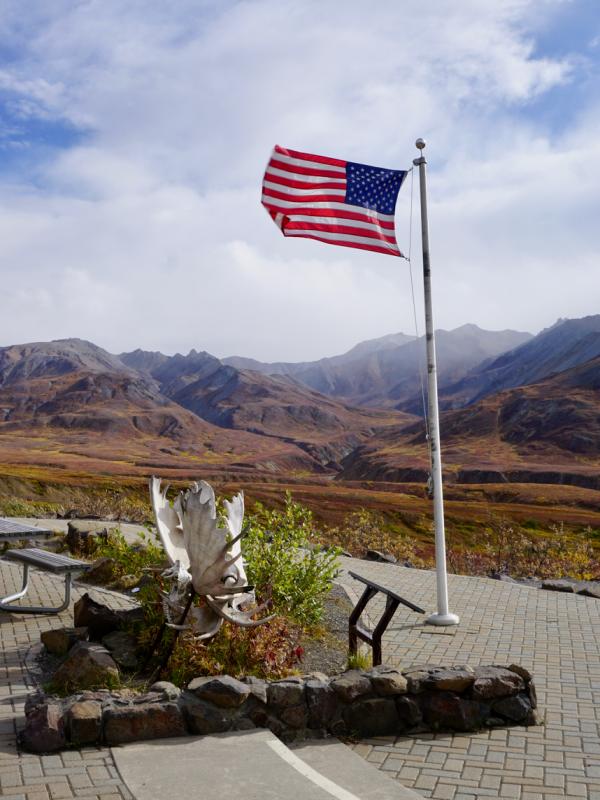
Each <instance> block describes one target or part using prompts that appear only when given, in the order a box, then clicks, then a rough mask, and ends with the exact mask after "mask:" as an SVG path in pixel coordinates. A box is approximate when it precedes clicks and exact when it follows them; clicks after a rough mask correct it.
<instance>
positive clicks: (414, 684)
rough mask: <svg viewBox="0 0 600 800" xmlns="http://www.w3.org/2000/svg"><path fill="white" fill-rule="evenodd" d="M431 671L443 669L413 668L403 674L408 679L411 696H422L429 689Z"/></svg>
mask: <svg viewBox="0 0 600 800" xmlns="http://www.w3.org/2000/svg"><path fill="white" fill-rule="evenodd" d="M431 669H442V667H430V668H429V669H428V668H427V667H413V668H412V669H409V670H405V671H404V672H403V673H402V674H403V675H404V677H405V678H406V681H407V685H408V692H409V694H421V692H424V691H425V689H426V688H427V684H428V681H429V675H430V670H431Z"/></svg>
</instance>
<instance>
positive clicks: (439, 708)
mask: <svg viewBox="0 0 600 800" xmlns="http://www.w3.org/2000/svg"><path fill="white" fill-rule="evenodd" d="M536 707H537V701H536V694H535V687H534V684H533V681H532V678H531V675H530V673H529V672H528V671H527V670H526V669H524V668H523V667H520V666H518V665H511V666H510V667H498V666H481V667H476V668H475V669H472V668H470V667H423V668H413V669H411V670H407V671H403V672H401V671H399V670H396V669H392V668H389V667H384V666H381V667H374V668H373V669H371V670H368V671H358V670H353V671H349V672H344V673H342V674H341V675H337V676H335V677H333V678H328V677H327V676H326V675H323V674H320V673H314V674H311V675H306V676H304V677H292V678H285V679H283V680H280V681H272V682H267V681H263V680H260V679H258V678H252V677H249V678H244V679H243V680H237V679H235V678H231V677H229V676H228V675H224V676H219V677H203V678H195V679H194V680H193V681H191V682H190V684H189V685H188V687H187V689H185V690H183V691H182V690H180V689H178V688H177V687H176V686H174V685H173V684H171V683H167V682H164V681H162V682H159V683H155V684H154V685H153V686H152V687H151V688H150V691H149V692H147V693H145V694H136V693H134V692H132V691H110V690H108V689H103V690H100V691H85V692H80V693H78V694H74V695H71V696H70V697H66V698H60V697H54V696H48V695H45V694H43V693H41V692H38V693H36V694H32V695H30V696H29V698H28V700H27V703H26V705H25V715H26V725H25V729H24V730H23V732H22V734H21V744H22V745H23V746H24V747H25V749H27V750H30V751H33V752H37V753H39V752H52V751H56V750H61V749H64V748H68V747H81V746H84V745H98V744H107V745H117V744H124V743H126V742H134V741H139V740H144V739H156V738H163V737H169V736H185V735H186V734H193V735H198V734H200V735H206V734H212V733H223V732H225V731H230V730H250V729H252V728H269V729H270V730H271V731H273V733H275V734H276V735H277V736H279V737H280V738H282V739H284V740H286V741H292V740H297V739H302V738H305V737H322V736H327V735H328V734H332V735H334V736H354V737H367V736H384V735H390V734H392V735H393V734H411V733H418V732H423V731H444V730H446V731H475V730H479V729H481V728H485V727H496V726H507V725H514V724H521V725H535V724H538V723H539V718H538V715H537V711H536Z"/></svg>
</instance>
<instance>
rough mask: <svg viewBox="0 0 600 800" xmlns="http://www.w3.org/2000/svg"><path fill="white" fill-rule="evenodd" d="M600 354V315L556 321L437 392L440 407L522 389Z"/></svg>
mask: <svg viewBox="0 0 600 800" xmlns="http://www.w3.org/2000/svg"><path fill="white" fill-rule="evenodd" d="M598 355H600V314H596V315H593V316H589V317H583V318H581V319H566V320H558V322H556V323H555V324H554V325H553V326H552V327H550V328H546V329H545V330H543V331H541V333H539V334H538V335H537V336H536V337H534V338H533V339H530V340H529V341H527V342H525V343H524V344H521V345H520V346H518V347H516V348H514V349H512V350H508V351H507V352H505V353H503V354H502V355H500V356H498V357H497V358H492V359H490V360H488V361H486V362H484V363H483V364H480V365H479V366H478V367H476V368H475V369H473V370H472V371H471V372H470V374H468V375H466V376H465V377H463V378H461V379H460V380H459V381H457V382H455V383H453V384H450V385H448V383H447V382H446V383H445V384H444V385H443V386H442V387H441V389H440V407H441V408H460V407H462V406H465V405H468V404H469V403H474V402H477V401H478V400H480V399H482V398H483V397H487V396H488V395H490V394H493V393H495V392H499V391H502V390H503V389H511V388H513V387H515V386H524V385H528V384H531V383H534V382H535V381H539V380H543V379H544V378H548V377H550V376H551V375H554V374H556V373H558V372H563V371H564V370H568V369H570V368H571V367H574V366H576V365H578V364H584V363H585V362H587V361H589V360H590V359H593V358H595V357H596V356H598Z"/></svg>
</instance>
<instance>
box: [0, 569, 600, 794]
mask: <svg viewBox="0 0 600 800" xmlns="http://www.w3.org/2000/svg"><path fill="white" fill-rule="evenodd" d="M344 564H345V566H346V567H351V568H352V569H353V570H354V571H357V572H360V573H362V574H363V575H365V576H367V577H372V578H374V579H375V580H377V581H379V582H382V583H385V584H386V585H389V586H390V587H391V588H394V589H396V590H397V591H398V592H399V593H400V594H403V595H405V596H406V597H408V598H409V599H412V600H414V601H415V602H416V603H418V604H419V605H422V606H424V607H426V608H432V600H431V598H432V597H434V585H435V580H434V575H433V573H430V572H424V571H419V570H410V569H404V568H401V567H395V566H388V565H381V564H370V563H368V562H360V561H349V560H345V561H344ZM18 575H19V568H18V566H17V565H12V564H10V563H8V562H0V591H1V592H2V593H3V594H4V593H8V592H9V591H13V590H14V591H16V589H17V588H18V587H17V581H18ZM342 580H343V582H344V584H346V585H347V586H348V588H349V589H350V590H351V591H354V592H355V593H356V592H357V590H358V589H359V586H358V584H357V583H356V582H355V581H353V580H352V579H351V578H349V577H348V576H346V577H343V578H342ZM449 583H450V597H451V608H452V610H454V611H456V612H458V613H459V614H460V615H461V624H460V626H459V627H458V628H452V629H436V628H431V627H430V626H425V625H423V623H422V621H421V618H420V617H418V616H417V615H415V614H413V613H411V612H409V611H408V610H407V609H406V610H403V609H399V610H398V612H397V615H396V617H395V619H394V622H393V624H392V626H391V628H390V630H389V632H388V634H387V637H386V639H385V642H384V657H385V660H386V661H387V662H391V663H396V664H399V665H400V666H402V667H405V666H409V665H411V664H415V663H424V662H428V663H438V664H459V663H465V662H467V663H470V664H478V663H500V664H507V663H511V662H513V661H516V662H519V663H521V664H523V665H524V666H526V667H528V668H529V669H531V670H532V672H533V673H534V676H535V679H536V685H537V688H538V696H539V701H540V708H541V710H542V711H543V712H544V713H545V717H546V724H545V726H543V727H537V728H530V729H525V728H519V727H517V728H512V729H510V730H505V729H502V730H499V729H497V730H493V731H489V732H484V733H478V734H456V735H449V734H437V735H433V734H430V735H422V736H418V737H414V738H406V737H399V738H393V737H389V738H383V739H374V740H368V741H364V742H362V743H360V744H357V745H356V746H355V750H356V751H357V752H358V753H360V754H361V755H363V756H364V757H365V758H366V759H367V760H368V761H369V762H371V763H373V764H376V765H377V766H378V767H379V768H380V769H382V770H383V771H385V772H386V773H387V774H388V775H390V776H392V777H396V778H398V779H399V781H401V782H402V784H404V785H408V786H412V787H413V788H414V789H415V790H416V791H417V792H418V793H419V794H421V795H422V796H424V797H435V798H446V799H447V800H448V799H449V800H474V799H475V798H486V797H494V798H518V800H551V799H552V798H562V797H567V798H588V800H600V736H599V725H598V722H599V719H600V632H599V627H598V612H599V611H600V601H598V600H594V599H591V598H585V597H581V596H575V595H567V594H558V593H552V592H543V591H540V590H538V589H531V588H528V587H523V586H518V585H514V584H505V583H501V582H497V581H491V580H486V579H479V578H466V577H460V576H450V580H449ZM13 587H14V588H13ZM32 587H33V589H34V591H33V593H32V600H34V601H36V602H42V603H48V602H54V603H58V602H59V599H60V597H61V584H60V581H59V580H57V579H56V578H54V577H53V576H48V575H45V574H42V573H39V572H37V571H34V573H33V579H32ZM82 591H83V590H82ZM92 592H93V593H95V591H94V590H92ZM79 593H80V591H79V590H75V593H74V594H75V598H76V597H77V596H78V595H79ZM36 595H37V597H36ZM98 599H100V600H102V599H103V598H102V593H100V592H98ZM104 600H105V601H106V596H105V597H104ZM115 600H116V596H115V595H113V600H112V602H113V603H115ZM375 603H376V601H373V604H374V605H375ZM375 611H377V608H375ZM71 614H72V612H65V613H64V614H63V615H60V616H58V617H55V616H50V617H43V616H29V617H25V616H16V615H15V616H12V615H9V614H0V645H1V648H2V649H1V652H0V796H1V797H3V798H4V800H48V798H53V799H54V800H60V799H61V798H70V797H88V798H96V800H109V798H110V800H119V798H121V799H122V800H127V799H130V798H131V795H130V793H129V791H128V789H127V788H126V786H125V785H124V783H123V781H122V780H121V777H120V775H119V773H118V771H117V768H116V766H115V763H114V760H113V758H112V755H111V752H110V750H108V749H106V748H87V749H85V750H82V751H70V752H66V753H62V754H60V755H51V756H42V757H39V756H35V755H29V754H19V753H18V752H17V750H16V747H15V732H16V727H17V726H18V725H19V724H21V720H22V715H23V703H24V700H25V696H26V694H27V692H28V691H29V690H30V689H31V685H30V679H29V677H28V670H27V664H26V661H27V654H28V650H29V648H30V647H31V646H34V645H37V644H38V642H39V635H40V632H41V631H42V630H44V629H46V628H51V627H56V626H57V625H60V624H62V625H68V624H71V623H72V616H71Z"/></svg>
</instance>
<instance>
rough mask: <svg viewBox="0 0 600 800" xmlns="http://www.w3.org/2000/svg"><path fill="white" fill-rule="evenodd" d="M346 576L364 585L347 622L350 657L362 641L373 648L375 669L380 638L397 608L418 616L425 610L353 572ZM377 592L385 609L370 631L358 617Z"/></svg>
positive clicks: (379, 655)
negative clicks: (404, 608)
mask: <svg viewBox="0 0 600 800" xmlns="http://www.w3.org/2000/svg"><path fill="white" fill-rule="evenodd" d="M348 574H349V575H350V577H352V578H354V580H356V581H360V582H361V583H364V584H365V590H364V592H363V593H362V596H361V598H360V599H359V601H358V603H357V604H356V606H355V607H354V610H353V611H352V613H351V614H350V619H349V620H348V636H349V650H350V653H351V655H356V653H357V651H358V640H359V639H362V640H363V642H366V643H367V644H369V645H371V647H372V648H373V666H374V667H376V666H378V665H379V664H381V638H382V636H383V634H384V633H385V630H386V628H387V626H388V625H389V624H390V622H391V620H392V617H393V616H394V614H395V613H396V609H397V608H398V606H399V605H403V606H406V607H407V608H410V609H411V611H416V612H417V613H418V614H424V613H425V610H424V609H423V608H420V607H419V606H417V605H415V603H411V602H410V600H406V599H405V598H404V597H400V595H399V594H396V592H392V591H391V590H390V589H386V588H385V586H380V585H379V584H378V583H375V582H374V581H370V580H369V579H368V578H363V576H362V575H357V574H356V573H355V572H348ZM378 592H380V593H381V594H383V595H385V609H384V612H383V614H382V615H381V619H380V620H379V622H378V623H377V625H376V626H375V628H374V629H373V630H372V631H370V630H368V629H367V628H365V627H364V626H363V625H361V623H360V615H361V614H362V613H363V611H364V610H365V608H366V606H367V603H368V602H369V601H370V600H372V599H373V597H375V595H376V594H377V593H378Z"/></svg>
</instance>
